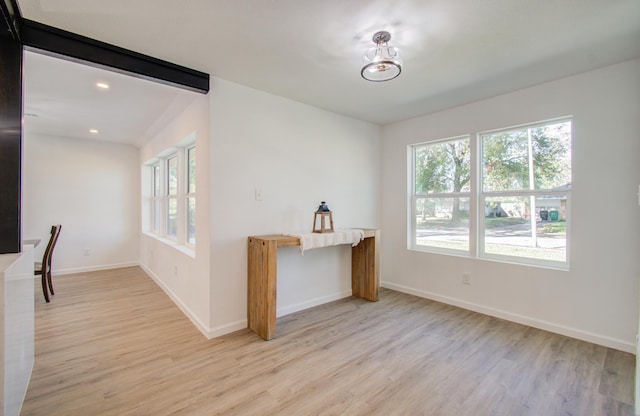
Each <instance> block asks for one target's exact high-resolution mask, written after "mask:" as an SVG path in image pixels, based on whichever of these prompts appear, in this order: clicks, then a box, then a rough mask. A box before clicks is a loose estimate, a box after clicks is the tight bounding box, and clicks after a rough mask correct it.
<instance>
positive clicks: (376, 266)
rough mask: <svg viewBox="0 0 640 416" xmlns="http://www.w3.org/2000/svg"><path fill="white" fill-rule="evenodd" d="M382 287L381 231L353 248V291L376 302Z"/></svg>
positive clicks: (360, 296) (357, 295) (355, 294)
mask: <svg viewBox="0 0 640 416" xmlns="http://www.w3.org/2000/svg"><path fill="white" fill-rule="evenodd" d="M379 288H380V231H379V230H377V231H376V233H375V236H374V237H369V238H365V239H364V240H362V241H361V242H360V243H359V244H358V245H357V246H355V247H353V248H352V249H351V292H352V294H353V296H356V297H359V298H363V299H366V300H370V301H372V302H375V301H377V300H378V299H379V297H378V292H379Z"/></svg>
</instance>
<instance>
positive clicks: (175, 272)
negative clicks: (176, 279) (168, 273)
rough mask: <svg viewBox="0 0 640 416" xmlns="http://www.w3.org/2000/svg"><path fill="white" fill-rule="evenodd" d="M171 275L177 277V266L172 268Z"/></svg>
mask: <svg viewBox="0 0 640 416" xmlns="http://www.w3.org/2000/svg"><path fill="white" fill-rule="evenodd" d="M173 275H174V276H178V266H173Z"/></svg>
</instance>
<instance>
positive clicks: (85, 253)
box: [82, 248, 91, 256]
mask: <svg viewBox="0 0 640 416" xmlns="http://www.w3.org/2000/svg"><path fill="white" fill-rule="evenodd" d="M82 255H83V256H90V255H91V250H90V249H88V248H85V249H84V250H82Z"/></svg>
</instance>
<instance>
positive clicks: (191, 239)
mask: <svg viewBox="0 0 640 416" xmlns="http://www.w3.org/2000/svg"><path fill="white" fill-rule="evenodd" d="M186 176H187V197H186V201H187V210H186V211H187V227H186V228H187V243H188V244H195V243H196V148H195V146H194V147H190V148H188V149H187V175H186Z"/></svg>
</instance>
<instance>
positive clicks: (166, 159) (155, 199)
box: [142, 135, 197, 256]
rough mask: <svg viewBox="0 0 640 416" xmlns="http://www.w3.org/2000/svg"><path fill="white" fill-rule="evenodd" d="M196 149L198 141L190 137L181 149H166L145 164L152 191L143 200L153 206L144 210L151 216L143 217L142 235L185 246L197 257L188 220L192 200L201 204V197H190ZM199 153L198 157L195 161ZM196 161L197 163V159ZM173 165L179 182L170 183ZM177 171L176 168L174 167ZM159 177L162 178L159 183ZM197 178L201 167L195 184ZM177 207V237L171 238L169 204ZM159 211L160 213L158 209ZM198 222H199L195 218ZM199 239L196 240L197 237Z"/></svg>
mask: <svg viewBox="0 0 640 416" xmlns="http://www.w3.org/2000/svg"><path fill="white" fill-rule="evenodd" d="M195 149H196V143H195V138H194V136H193V135H190V136H189V137H188V139H185V140H183V141H182V142H181V144H180V145H179V146H173V147H170V148H168V149H165V150H164V151H163V152H161V153H160V154H158V155H157V156H155V157H153V158H152V159H149V160H148V161H147V162H145V163H144V164H143V169H144V170H145V174H144V175H143V177H144V178H145V179H144V181H145V182H146V186H145V187H144V189H148V194H147V192H144V194H146V195H144V194H143V198H145V201H148V202H145V203H144V204H143V206H144V205H146V203H148V204H149V206H148V207H147V208H144V209H143V213H144V212H148V213H149V214H148V215H146V214H145V215H143V217H144V218H145V220H144V222H143V227H142V229H143V230H142V231H143V232H144V233H146V234H148V235H150V236H154V237H156V238H158V239H160V240H162V241H164V242H166V243H169V244H171V245H176V246H178V247H179V246H184V249H186V251H185V252H186V253H189V254H190V255H192V256H193V255H195V252H194V250H195V246H196V244H195V243H196V241H195V238H194V239H193V241H189V238H188V236H187V228H188V227H187V220H188V214H187V210H188V203H189V197H192V198H194V199H195V202H194V204H197V197H196V194H195V193H191V194H189V193H188V184H189V178H188V176H189V172H188V170H189V166H188V164H189V161H188V157H189V153H188V152H189V151H194V152H195ZM196 154H197V153H194V157H195V155H196ZM194 160H195V159H194ZM170 163H175V174H176V177H175V181H171V180H170V175H171V172H170V170H171V169H170ZM172 167H174V166H172ZM156 173H157V175H158V176H159V178H160V181H159V183H158V182H157V178H156ZM196 177H197V165H196V167H195V171H194V180H195V178H196ZM156 185H159V186H160V188H159V190H160V192H159V193H157V192H156V188H155V186H156ZM170 203H171V204H175V206H176V217H175V235H173V234H170V233H169V231H170V228H171V227H170V224H169V221H170V220H171V218H170V216H169V214H170V209H169V204H170ZM156 206H157V207H158V209H157V210H156V208H155V207H156ZM194 220H195V218H194ZM154 221H157V222H158V225H159V226H156V224H155V223H154ZM194 237H195V236H194Z"/></svg>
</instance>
